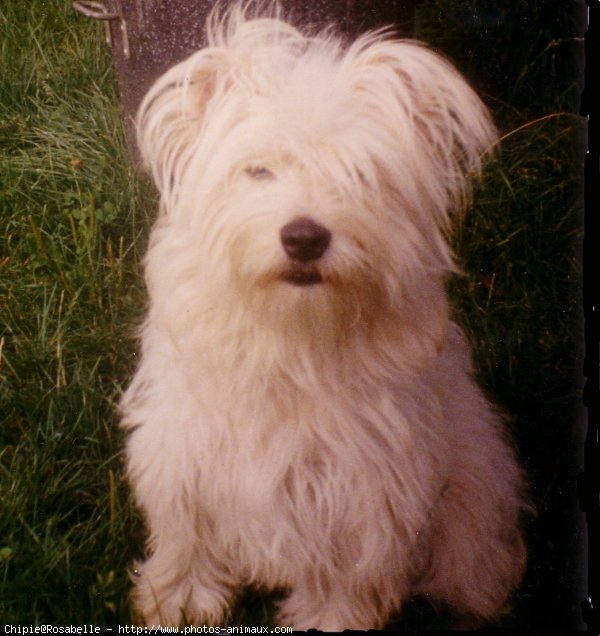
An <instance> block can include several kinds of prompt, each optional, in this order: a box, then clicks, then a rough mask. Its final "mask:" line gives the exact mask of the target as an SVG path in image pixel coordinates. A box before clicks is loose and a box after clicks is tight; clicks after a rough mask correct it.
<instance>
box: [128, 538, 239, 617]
mask: <svg viewBox="0 0 600 636" xmlns="http://www.w3.org/2000/svg"><path fill="white" fill-rule="evenodd" d="M180 531H181V528H180V527H179V528H177V527H173V528H172V531H170V532H169V533H167V535H168V536H165V535H166V533H164V532H163V533H162V534H161V536H160V540H159V541H151V543H153V544H154V545H155V546H156V547H155V549H154V551H153V552H152V553H151V555H150V556H149V557H148V559H147V560H146V561H144V562H141V563H138V564H137V567H136V569H135V570H134V590H133V603H134V608H135V611H136V613H137V615H138V617H139V619H140V622H141V623H143V624H144V625H147V626H152V625H169V626H184V625H190V624H194V625H201V624H206V625H218V624H220V623H221V622H222V620H223V617H224V615H225V610H226V608H227V605H228V604H229V601H230V597H231V593H232V587H233V581H232V579H231V575H230V574H229V573H228V572H226V571H225V569H224V568H222V567H221V566H220V565H219V564H218V562H217V561H216V560H215V559H214V558H213V557H212V555H210V554H209V552H208V550H205V549H203V546H202V544H201V543H199V541H198V539H197V537H194V536H189V535H188V534H187V533H185V532H184V533H181V532H180Z"/></svg>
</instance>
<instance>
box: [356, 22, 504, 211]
mask: <svg viewBox="0 0 600 636" xmlns="http://www.w3.org/2000/svg"><path fill="white" fill-rule="evenodd" d="M349 55H350V56H355V58H354V65H353V66H354V68H355V69H357V70H358V73H357V75H356V78H357V80H355V81H358V82H359V83H360V86H356V85H355V90H357V89H358V90H360V92H361V94H362V95H363V96H366V97H363V99H367V100H368V108H369V111H370V112H371V113H372V114H373V115H374V116H375V118H376V119H378V120H379V121H382V122H385V126H386V129H387V130H388V131H389V142H390V143H396V146H397V149H398V154H401V155H402V157H404V158H408V160H409V163H408V164H406V163H404V165H403V169H406V168H407V169H408V170H409V171H410V173H411V174H412V175H413V178H414V179H415V180H416V181H419V180H420V181H423V183H417V189H418V190H419V192H420V193H424V196H425V197H431V200H430V201H428V202H427V205H428V206H431V205H433V206H434V208H435V209H437V211H438V212H439V214H440V218H439V220H440V221H441V222H442V223H443V222H444V219H443V218H441V217H444V218H445V219H446V220H447V214H448V212H449V211H450V210H452V209H457V208H458V209H460V208H461V207H462V206H463V205H464V203H465V198H466V196H467V195H468V194H469V184H470V181H471V178H472V177H473V176H478V175H479V174H480V172H481V167H482V160H483V158H484V157H485V155H486V154H488V153H489V152H490V151H491V150H492V148H493V147H494V142H495V140H496V139H497V132H496V129H495V126H494V124H493V123H492V120H491V117H490V114H489V111H488V109H487V108H486V106H485V105H484V104H483V102H482V101H481V99H480V98H479V97H478V96H477V94H476V93H475V91H473V89H472V88H471V87H470V86H469V85H468V83H467V82H466V81H465V79H464V78H463V77H462V76H461V75H460V73H459V72H458V71H457V70H456V69H455V68H454V66H453V65H452V64H451V63H450V62H448V61H447V60H446V59H445V58H443V57H442V56H440V55H438V54H437V53H435V52H433V51H432V50H430V49H428V48H427V47H426V46H425V45H423V44H421V43H418V42H415V41H412V40H411V41H409V40H392V39H389V38H388V37H387V35H386V33H385V32H383V34H382V33H381V32H380V33H374V34H370V35H366V36H364V37H363V38H360V39H359V40H358V41H357V42H356V43H355V44H354V45H353V46H352V47H351V48H350V50H349ZM402 164H403V161H402V160H401V161H400V164H399V165H402ZM405 177H406V174H405ZM432 181H433V182H435V183H432ZM430 209H431V207H430Z"/></svg>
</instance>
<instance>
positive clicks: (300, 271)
mask: <svg viewBox="0 0 600 636" xmlns="http://www.w3.org/2000/svg"><path fill="white" fill-rule="evenodd" d="M279 236H280V238H281V244H282V245H283V249H284V250H285V253H286V254H287V255H288V257H289V258H290V260H291V261H292V263H291V267H290V268H289V269H288V270H287V271H286V272H285V273H284V274H283V279H284V280H285V281H286V282H288V283H291V284H292V285H300V286H303V285H314V284H316V283H320V282H322V280H323V277H322V276H321V272H320V271H319V269H318V267H317V265H316V261H318V260H319V259H320V258H321V256H323V254H324V253H325V252H326V251H327V249H328V247H329V244H330V243H331V232H330V231H329V230H328V229H327V228H326V227H323V226H322V225H319V223H316V222H315V221H313V220H312V219H310V218H308V217H300V218H297V219H294V220H293V221H291V222H290V223H288V224H287V225H284V226H283V227H282V228H281V232H280V233H279Z"/></svg>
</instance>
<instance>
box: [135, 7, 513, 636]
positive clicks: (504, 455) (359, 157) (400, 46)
mask: <svg viewBox="0 0 600 636" xmlns="http://www.w3.org/2000/svg"><path fill="white" fill-rule="evenodd" d="M275 13H276V12H275ZM208 42H209V45H208V46H207V48H205V49H203V50H200V51H199V52H197V53H195V54H194V55H192V56H191V57H190V58H189V59H188V60H186V61H185V62H183V63H181V64H179V65H178V66H176V67H174V68H173V69H171V70H170V71H168V72H167V73H166V74H165V75H164V76H163V77H161V78H160V79H159V80H158V81H157V82H156V84H155V85H154V87H153V88H152V89H151V90H150V92H149V94H148V95H147V97H146V98H145V101H144V102H143V104H142V106H141V110H140V114H139V121H138V124H139V131H140V132H139V134H140V137H139V141H140V147H141V150H142V154H143V156H144V158H145V161H146V163H147V165H148V166H149V167H150V168H151V170H152V173H153V175H154V179H155V181H156V184H157V186H158V188H159V190H160V194H161V201H162V204H161V212H160V217H159V219H158V221H157V223H156V225H155V227H154V230H153V232H152V236H151V241H150V247H149V252H148V255H147V259H146V280H147V284H148V289H149V294H150V308H149V313H148V316H147V319H146V321H145V324H144V326H143V331H142V355H141V361H140V364H139V368H138V370H137V373H136V375H135V378H134V380H133V383H132V385H131V386H130V388H129V389H128V391H127V392H126V394H125V396H124V398H123V401H122V411H123V414H124V423H123V425H124V426H125V427H126V428H127V429H128V430H129V431H130V435H129V439H128V444H127V462H128V472H129V477H130V479H131V481H132V485H133V490H134V493H135V498H136V501H137V504H138V505H139V507H140V508H141V510H142V511H143V514H144V517H145V521H146V523H147V526H148V529H149V535H150V536H149V541H148V551H149V557H148V559H147V560H146V561H145V562H143V563H141V564H138V571H137V576H135V577H134V587H135V589H134V604H135V608H136V611H137V612H138V614H139V616H140V620H142V621H144V622H146V623H147V624H158V623H161V624H180V623H186V622H187V623H199V624H202V623H213V624H214V623H219V622H220V621H221V620H222V619H224V617H225V616H226V611H227V607H228V604H229V603H230V601H231V599H232V596H233V594H234V593H235V592H236V590H239V589H240V587H243V586H245V585H248V584H255V585H258V586H263V587H267V588H270V589H281V590H283V591H284V592H285V593H286V597H285V600H283V601H282V602H281V605H280V608H279V614H278V616H277V620H278V621H279V622H280V623H281V624H287V625H291V626H293V627H295V628H297V629H303V628H311V627H316V628H320V629H329V630H340V629H343V628H366V627H382V626H383V625H384V624H385V622H386V620H388V619H389V618H390V616H392V615H393V614H394V612H396V611H398V610H399V609H400V607H401V605H402V603H403V602H404V601H406V600H407V599H409V598H410V597H411V596H413V595H419V596H422V597H424V598H427V599H429V600H431V601H432V602H434V603H441V604H444V605H446V604H447V605H448V606H449V607H450V608H451V609H452V610H453V611H454V612H456V613H457V614H458V615H460V616H466V617H469V620H476V621H487V620H494V619H495V618H497V617H498V616H499V615H501V613H502V612H503V611H505V609H506V605H507V599H508V598H509V595H510V594H511V591H512V590H514V588H515V586H516V585H517V584H518V583H519V581H520V579H521V575H522V572H523V568H524V561H525V549H524V543H523V540H522V535H521V531H520V529H519V517H520V514H521V511H522V510H523V509H524V508H525V507H526V504H525V502H524V499H523V495H522V477H521V473H520V470H519V468H518V465H517V463H516V461H515V458H514V454H513V451H512V450H511V447H510V445H509V444H508V443H507V441H506V440H505V436H504V433H503V432H502V425H501V421H500V418H499V416H498V415H497V413H496V411H495V409H494V407H493V406H491V405H490V404H489V403H488V402H487V401H486V399H485V398H484V397H483V395H482V393H481V391H480V390H479V388H478V387H477V386H476V384H475V382H474V380H473V379H472V370H471V362H470V352H469V350H468V347H467V344H466V342H465V339H464V337H463V335H462V334H461V332H460V330H459V328H458V327H457V326H456V325H455V324H454V323H453V322H452V321H451V319H450V317H449V314H450V309H449V304H448V301H447V298H446V293H445V289H444V287H445V282H446V279H447V276H448V274H449V272H452V271H453V270H455V265H454V262H453V256H452V253H451V250H450V247H449V245H448V241H447V234H448V230H449V224H450V221H451V219H450V215H451V212H452V211H453V210H455V209H458V208H461V207H462V206H463V204H464V202H465V200H466V195H467V194H468V180H469V178H470V177H471V176H473V175H476V174H477V173H478V172H479V171H480V167H481V165H480V164H481V156H482V154H483V153H484V151H485V150H486V149H488V148H489V147H490V145H491V144H493V142H494V139H495V131H494V128H493V126H492V124H491V122H490V119H489V116H488V113H487V111H486V109H485V107H484V106H483V104H482V103H481V101H480V100H479V99H478V97H477V96H476V95H475V93H474V92H473V91H472V90H471V89H470V88H469V87H468V86H467V84H466V83H465V81H464V80H463V79H462V78H461V77H460V75H459V74H458V73H457V71H456V70H455V69H454V68H453V67H452V66H451V65H450V64H449V63H448V62H446V61H445V60H444V59H442V58H440V57H439V56H438V55H436V54H435V53H432V52H431V51H430V50H428V49H427V48H425V47H424V46H422V45H420V44H417V43H414V42H410V41H395V40H393V39H391V38H390V37H389V35H388V34H386V33H384V32H379V33H371V34H367V35H364V36H362V37H361V38H359V39H358V40H357V41H355V42H354V43H352V44H350V45H348V46H346V45H345V44H344V43H343V42H342V41H341V40H340V39H338V38H337V37H335V36H334V35H333V34H332V33H331V32H330V31H327V32H325V33H321V34H319V35H313V36H309V35H306V34H303V33H301V32H300V31H298V30H297V29H296V28H294V27H292V26H290V25H289V24H286V23H285V22H283V21H282V20H280V19H279V18H278V17H277V16H276V15H275V14H274V13H272V14H271V15H270V16H267V17H260V18H254V19H249V18H248V17H247V15H246V12H245V11H244V9H243V8H240V7H237V8H235V9H233V10H232V11H230V12H229V13H228V14H227V16H225V17H221V18H218V17H215V16H213V17H212V19H211V20H210V21H209V25H208Z"/></svg>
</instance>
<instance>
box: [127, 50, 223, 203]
mask: <svg viewBox="0 0 600 636" xmlns="http://www.w3.org/2000/svg"><path fill="white" fill-rule="evenodd" d="M230 66H231V65H230V62H229V60H228V58H227V56H226V54H225V52H224V51H222V50H220V49H218V48H208V49H203V50H201V51H199V52H197V53H195V54H194V55H192V56H191V57H190V58H188V59H187V60H185V61H183V62H181V63H180V64H178V65H176V66H174V67H173V68H172V69H170V70H169V71H167V72H166V73H165V74H164V75H162V76H161V77H160V78H159V79H158V80H157V81H156V83H155V84H154V85H153V86H152V87H151V88H150V90H149V92H148V93H147V95H146V96H145V98H144V100H143V101H142V103H141V105H140V108H139V110H138V115H137V120H136V125H137V140H138V146H139V149H140V153H141V156H142V159H143V162H144V165H145V167H146V168H147V169H149V170H150V171H151V173H152V176H153V178H154V182H155V183H156V186H157V187H158V189H159V191H160V193H161V197H162V200H163V209H170V210H173V209H175V206H174V205H171V204H172V203H174V201H172V200H171V199H172V197H174V196H175V193H176V192H177V189H178V185H179V181H180V179H181V177H182V176H183V174H184V172H185V167H186V165H187V163H188V162H189V160H190V158H191V157H192V155H193V153H194V152H195V148H196V144H197V143H198V142H199V139H200V137H201V135H202V130H203V127H204V125H205V120H206V118H207V112H208V110H209V109H210V105H211V102H212V101H213V100H215V99H217V98H218V97H219V96H222V95H223V94H224V93H226V92H227V90H228V86H229V85H230V84H231V82H229V81H227V79H226V76H227V71H228V69H229V68H230Z"/></svg>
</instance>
